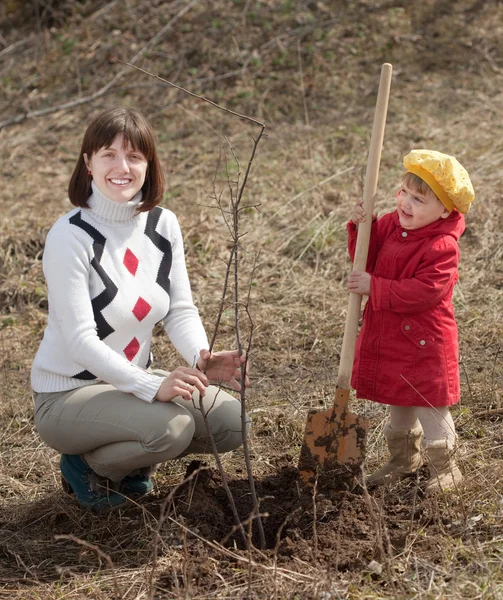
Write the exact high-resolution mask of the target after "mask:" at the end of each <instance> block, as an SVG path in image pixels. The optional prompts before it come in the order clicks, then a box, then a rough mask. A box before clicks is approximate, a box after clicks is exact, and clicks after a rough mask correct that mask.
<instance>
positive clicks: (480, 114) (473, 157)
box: [0, 0, 503, 600]
mask: <svg viewBox="0 0 503 600" xmlns="http://www.w3.org/2000/svg"><path fill="white" fill-rule="evenodd" d="M20 5H21V3H17V2H11V3H9V2H8V3H6V4H4V5H3V6H2V7H0V11H3V13H2V12H0V17H2V18H3V23H4V25H3V26H2V29H1V30H0V33H1V34H2V36H3V37H2V38H0V43H3V44H4V46H5V49H4V50H3V51H2V49H1V48H0V77H1V81H2V86H1V89H0V106H1V119H2V120H4V119H9V118H13V117H15V116H16V115H19V114H21V113H22V112H23V111H27V112H30V111H36V110H41V109H44V108H47V107H51V106H57V105H59V104H62V103H64V102H67V101H69V100H72V99H75V98H78V97H79V96H80V97H85V96H86V95H90V94H92V93H94V92H96V91H97V90H100V89H101V88H102V87H103V86H105V85H106V84H107V83H108V82H109V81H110V80H111V79H112V77H114V75H115V74H116V73H118V72H119V71H120V69H121V68H122V65H121V64H119V63H117V61H116V59H117V58H121V59H130V58H131V57H132V56H134V55H135V54H136V53H137V52H138V51H139V50H140V49H141V48H142V47H144V46H145V45H146V44H147V43H148V42H149V40H151V39H152V37H153V36H154V35H155V34H156V33H157V32H158V31H159V30H160V29H161V28H162V27H164V26H165V25H166V24H167V23H169V21H170V20H171V19H173V17H174V16H175V15H176V14H177V13H179V11H180V10H182V9H183V8H184V7H187V6H188V5H189V3H188V2H182V1H179V0H176V1H175V0H174V1H163V0H156V1H153V2H144V1H143V2H142V1H140V0H128V1H127V2H123V1H119V0H116V1H115V2H114V1H112V2H105V1H102V0H82V1H81V2H78V3H69V2H64V1H59V2H58V1H57V0H53V1H52V2H47V3H41V2H39V3H38V5H39V6H40V7H42V6H45V9H44V11H41V13H40V15H39V18H38V19H37V18H34V17H33V16H32V15H31V13H30V14H28V13H26V12H25V13H22V12H21V9H20ZM8 7H10V10H11V12H10V13H8V10H9V8H8ZM502 28H503V7H502V5H501V3H499V2H496V1H493V2H492V1H487V2H475V0H470V1H468V0H462V1H459V2H452V1H449V0H441V1H440V0H436V1H432V0H429V1H428V2H423V3H421V4H420V6H419V5H418V4H417V3H407V2H382V3H381V5H380V6H377V5H376V4H375V3H373V2H368V1H365V0H359V1H357V2H344V1H342V0H341V1H335V0H334V1H326V2H300V1H290V0H288V1H284V2H273V1H270V0H262V1H251V2H245V1H244V0H233V1H230V0H228V1H224V0H218V1H215V2H212V3H205V2H198V3H194V4H193V6H191V8H190V10H188V11H187V12H186V13H185V14H184V15H183V16H182V17H181V18H180V19H179V20H178V21H177V22H176V24H175V25H174V26H173V28H172V29H171V30H170V31H169V32H167V33H166V35H165V36H164V37H163V38H162V39H161V40H160V41H159V42H158V43H157V44H156V45H155V46H154V47H152V48H151V49H150V50H149V51H148V52H147V53H146V54H145V56H144V57H143V58H142V59H141V60H139V62H138V65H139V66H141V67H142V68H145V69H147V70H150V71H152V72H154V73H157V74H159V75H161V76H162V77H165V78H167V79H170V80H172V81H175V82H176V83H179V84H181V85H184V86H186V87H188V88H190V89H191V90H193V91H195V92H197V93H202V94H204V95H205V96H207V97H209V98H211V99H214V100H215V101H217V102H220V103H222V104H224V105H226V106H229V107H230V108H232V109H234V110H237V111H239V112H242V113H245V114H250V115H252V116H256V117H258V118H260V119H263V120H264V121H265V122H266V125H267V135H268V136H267V138H266V139H264V140H263V141H262V142H261V144H260V146H259V152H258V155H257V158H256V162H255V163H254V167H253V170H252V176H251V180H250V183H249V184H248V188H247V192H246V202H247V203H248V204H249V205H256V204H260V207H259V208H258V209H251V208H250V209H249V210H248V211H246V215H245V216H244V221H243V227H244V229H245V230H246V231H247V235H246V236H245V238H244V240H243V245H244V248H245V250H246V253H247V259H248V260H247V262H244V263H243V266H242V275H243V281H244V282H245V281H246V280H247V273H248V272H249V269H250V265H251V263H252V260H253V257H254V255H255V254H256V253H258V252H260V255H259V268H258V270H257V272H256V276H255V282H254V284H253V286H252V289H251V309H252V313H253V319H254V323H255V333H254V344H253V349H252V362H253V387H252V388H251V389H250V392H249V403H250V412H251V414H252V417H253V421H254V427H253V430H252V434H251V445H252V452H253V461H254V468H255V473H256V478H257V485H258V489H259V493H260V496H261V497H262V498H263V509H264V511H265V512H267V513H268V514H269V517H268V518H266V519H265V526H266V533H267V538H268V546H269V547H268V549H267V550H265V551H264V552H259V551H253V552H252V553H251V555H248V553H246V552H244V551H242V550H241V549H239V548H235V547H234V545H233V544H232V543H230V544H229V543H226V544H224V545H219V543H218V542H220V541H222V540H223V539H224V537H225V536H226V534H227V533H229V531H230V530H231V528H232V521H231V520H230V519H229V516H228V513H229V511H228V508H227V505H226V500H225V497H224V495H223V494H222V490H221V486H220V484H219V481H218V477H217V476H216V475H215V474H214V473H212V476H211V477H209V478H207V479H206V480H205V481H200V482H199V483H198V484H197V485H196V486H194V487H192V488H190V486H184V487H182V488H181V489H180V490H178V491H177V493H176V495H175V502H174V505H173V506H174V509H173V510H172V511H171V512H170V514H169V518H168V520H167V521H166V522H165V523H164V524H163V525H162V527H161V526H160V521H159V517H160V511H161V508H162V503H163V501H164V500H165V499H166V497H167V496H168V494H170V492H171V491H172V490H173V489H174V488H175V486H177V485H178V484H179V483H180V482H181V481H182V480H183V476H184V473H185V470H186V467H187V465H188V463H189V461H190V459H185V460H182V461H178V462H174V463H172V464H167V465H164V466H163V468H162V470H161V472H160V473H159V474H158V476H157V479H156V490H155V494H153V495H152V496H151V497H149V498H148V499H146V500H145V501H143V502H142V503H141V504H140V505H138V506H132V507H131V508H129V509H128V510H127V511H124V512H122V513H120V514H114V513H113V514H110V515H108V516H95V515H92V514H88V513H85V512H82V511H80V510H79V509H78V508H77V506H76V504H75V503H74V501H73V500H72V499H70V498H68V497H66V496H64V495H63V493H62V492H61V489H60V487H59V481H58V457H57V455H56V453H55V452H54V451H53V450H51V449H49V448H47V447H46V446H45V445H44V444H43V443H42V442H41V441H40V439H39V438H38V436H37V434H36V432H35V430H34V427H33V417H32V407H31V397H30V388H29V368H30V364H31V360H32V357H33V355H34V353H35V351H36V347H37V345H38V342H39V340H40V337H41V335H42V332H43V328H44V325H45V320H46V310H47V298H46V291H45V285H44V281H43V276H42V271H41V261H40V258H41V254H42V251H43V241H44V238H45V234H46V233H47V230H48V228H49V227H50V225H51V224H52V222H53V221H54V220H55V219H56V218H57V217H58V216H59V215H61V214H63V213H64V212H65V211H66V210H68V209H69V207H70V206H69V203H68V200H67V199H66V186H67V182H68V179H69V176H70V173H71V170H72V168H73V163H74V160H75V157H76V154H77V152H78V148H79V144H80V137H81V135H82V133H83V130H84V127H85V123H86V122H87V120H88V118H89V116H90V115H92V114H95V113H96V112H97V111H99V110H101V109H102V108H104V107H106V106H110V105H114V104H126V105H131V106H136V107H139V108H141V109H142V110H144V111H145V113H146V114H147V115H149V116H150V118H151V120H152V122H153V124H154V126H155V129H156V131H157V133H158V138H159V147H160V153H161V156H162V159H163V164H164V168H165V170H166V174H167V176H168V181H169V186H168V192H167V194H166V198H165V200H164V205H165V206H168V207H170V208H171V209H172V210H174V211H175V212H176V213H177V215H178V216H179V219H180V221H181V224H182V228H183V231H184V236H185V240H186V250H187V262H188V265H189V270H190V273H191V279H192V284H193V290H194V295H195V297H196V300H197V304H198V306H199V307H200V310H201V314H202V317H203V320H204V322H205V323H206V324H207V328H208V330H209V331H211V328H212V323H213V322H214V320H215V318H216V314H217V310H218V301H219V298H220V293H221V288H222V282H223V275H224V270H225V265H224V260H225V259H226V257H227V253H228V247H229V236H228V232H227V229H226V226H225V224H224V223H223V220H222V217H221V214H220V212H219V211H218V210H217V209H215V208H214V207H212V206H211V204H212V201H211V195H212V192H213V190H212V182H213V179H214V176H215V169H216V165H217V162H218V158H219V154H220V148H221V146H222V136H223V135H227V136H228V137H229V139H230V140H231V141H232V144H233V146H234V148H235V149H236V153H237V155H238V157H239V159H240V162H241V164H242V166H244V165H245V164H246V161H247V158H248V156H249V152H250V150H251V146H252V143H251V139H250V136H252V135H254V133H256V132H255V131H254V129H253V126H251V125H250V124H249V123H245V122H242V121H239V120H237V119H236V118H233V117H230V116H229V115H224V114H223V113H220V112H218V111H216V110H215V109H213V108H211V107H209V106H208V105H206V104H204V103H201V102H199V101H197V100H195V99H193V98H188V97H186V96H184V95H183V94H182V93H181V92H178V91H176V90H173V89H172V88H168V87H165V86H161V85H160V83H159V82H156V81H154V80H152V79H149V78H147V77H146V76H145V75H141V74H140V73H138V72H135V71H128V72H127V73H125V74H124V76H123V77H122V78H121V79H120V80H119V82H118V83H117V85H115V86H114V87H113V88H112V89H111V90H110V91H109V92H108V93H107V94H105V95H103V96H101V97H99V98H98V99H96V100H94V101H92V102H87V103H84V104H82V105H80V106H77V107H75V108H73V109H72V110H68V111H59V112H55V113H50V114H48V115H46V116H44V117H41V118H32V119H27V120H26V121H25V122H23V123H21V124H18V125H13V126H9V127H5V128H3V129H2V130H0V171H1V177H2V181H3V182H4V185H3V186H2V194H1V195H0V207H1V215H2V217H1V225H0V241H1V243H0V310H1V320H0V361H1V368H0V391H1V396H0V398H1V403H0V423H1V427H0V431H1V433H0V439H1V444H0V503H1V506H2V511H1V513H0V557H1V560H0V582H1V586H2V589H0V595H2V596H3V595H5V597H8V598H12V599H19V600H20V599H28V598H30V599H31V598H33V599H35V598H43V599H44V600H53V599H54V600H56V599H60V598H61V599H62V598H69V599H71V600H77V599H80V598H96V599H105V598H124V599H126V598H127V599H138V600H139V599H143V598H156V599H160V598H178V597H190V598H244V597H248V598H272V597H276V598H295V597H296V598H320V599H324V600H328V599H331V598H334V599H335V598H358V599H360V598H362V599H363V598H425V599H426V598H428V599H430V598H431V599H433V598H455V599H458V598H459V599H461V598H463V599H464V598H483V599H493V598H494V599H495V598H499V597H501V596H503V577H502V575H501V573H502V571H503V527H502V517H503V452H502V448H503V423H502V419H503V401H502V397H501V393H502V389H503V376H502V368H501V364H502V354H503V353H502V351H501V338H502V334H503V328H502V324H501V323H502V308H503V287H502V286H503V266H502V265H503V262H502V256H503V234H502V231H503V217H502V211H501V201H502V192H501V185H500V180H501V175H500V173H501V166H502V162H503V146H502V142H501V140H502V139H503V135H502V134H503V131H502V130H503V126H502V123H501V118H500V115H501V114H502V112H503V94H502V93H501V87H502V79H503V77H502V70H501V69H502V68H503V53H502V48H501V43H502V42H501V40H502V39H503V37H502V35H501V33H502ZM383 61H389V62H391V63H392V64H393V65H394V79H393V87H392V96H391V100H390V107H389V118H388V125H387V130H386V136H385V148H384V152H383V158H382V163H381V174H380V184H379V188H380V190H379V195H378V210H379V211H385V210H388V209H391V208H392V207H393V196H394V190H395V187H396V184H397V182H398V180H399V177H400V174H401V157H402V156H403V155H404V154H405V153H406V152H407V151H408V150H409V149H410V148H411V147H419V146H425V147H431V148H436V149H439V150H442V151H445V152H448V153H452V154H454V155H456V156H457V157H458V158H459V159H460V161H461V162H462V163H463V164H464V165H465V166H466V167H467V169H468V171H469V172H470V174H471V176H472V180H473V183H474V186H475V189H476V192H477V199H476V202H475V203H474V205H473V208H472V210H471V211H470V213H469V215H468V219H467V222H468V229H467V232H466V234H465V235H464V236H463V238H462V240H461V244H460V245H461V252H462V264H461V271H460V282H459V285H458V286H457V288H456V293H455V305H456V312H457V318H458V322H459V327H460V343H461V377H462V389H463V397H462V401H461V403H460V404H459V405H458V406H457V407H456V408H455V409H454V410H453V414H454V417H455V420H456V424H457V428H458V432H459V435H460V443H461V444H460V445H461V448H460V463H461V467H462V469H463V471H464V473H465V476H466V479H465V482H464V483H463V485H462V486H460V488H459V489H458V490H456V491H455V492H453V493H451V494H448V495H445V496H444V495H441V496H438V497H434V498H425V497H424V496H423V494H422V492H421V489H420V483H421V481H423V479H424V476H425V473H424V472H422V473H421V474H420V479H419V480H418V481H416V480H408V481H404V482H401V483H400V484H397V485H396V486H394V487H392V488H389V487H388V488H386V489H384V490H377V491H375V492H372V493H371V494H370V495H366V494H365V493H363V492H362V491H358V490H348V491H347V492H344V493H341V494H339V495H337V496H336V497H331V498H319V499H317V501H316V503H313V500H312V498H311V497H310V496H309V495H307V496H306V495H304V494H303V493H302V490H301V489H300V487H299V486H298V485H297V482H296V474H295V465H296V460H297V456H298V451H299V448H300V443H301V439H302V429H303V424H304V419H305V414H306V411H307V409H308V408H309V407H312V406H326V405H327V404H328V403H329V402H330V400H331V397H332V394H333V391H334V388H335V383H336V376H337V367H338V352H339V349H340V343H341V338H342V329H343V322H344V316H345V309H346V292H345V279H346V276H347V272H348V269H349V267H350V265H349V261H348V258H347V256H346V251H345V239H346V235H345V222H346V220H347V218H348V214H349V211H350V208H351V206H352V204H353V202H354V201H355V199H356V198H358V196H359V195H360V194H361V191H362V185H363V172H364V167H365V164H366V158H367V154H366V153H367V144H368V141H369V137H370V128H371V122H372V116H373V105H374V101H375V93H376V87H377V81H378V77H379V68H380V64H381V63H382V62H383ZM230 168H231V169H234V171H233V173H234V174H235V173H236V168H235V165H230ZM216 186H217V189H223V188H225V173H224V172H223V170H222V169H219V170H218V172H217V177H216ZM233 335H234V334H233V330H232V323H231V319H230V317H228V315H227V313H226V314H225V315H224V323H223V327H222V330H221V334H220V337H219V340H218V344H217V345H218V346H219V347H220V348H223V347H228V346H231V345H233V343H234V341H233V340H234V338H233ZM155 354H156V364H158V365H159V366H167V367H169V366H170V365H173V364H176V361H177V358H176V355H175V353H174V351H173V349H172V348H171V347H170V345H169V343H168V342H167V341H166V339H165V338H164V337H163V336H162V335H161V333H160V332H159V334H158V335H156V338H155ZM354 408H355V410H358V411H360V412H362V413H365V414H366V415H367V416H368V417H369V418H370V420H371V424H372V428H371V431H370V434H369V442H368V448H369V452H368V460H367V465H366V469H367V470H369V471H370V470H371V469H372V468H374V467H375V466H376V465H377V464H378V463H380V462H382V461H383V460H384V459H385V456H386V451H385V447H384V443H383V442H384V440H383V436H382V430H383V425H384V419H385V416H386V415H385V409H384V408H383V407H380V406H374V405H371V404H370V403H363V402H356V401H355V404H354ZM208 462H209V463H210V465H212V464H213V463H212V461H211V460H209V461H208ZM224 463H225V466H226V469H227V470H228V473H229V477H230V480H231V488H232V490H233V493H234V495H235V497H236V498H237V500H238V507H239V509H240V512H241V515H242V517H243V519H245V518H246V517H247V516H248V514H249V511H250V505H249V500H248V492H247V484H246V482H245V481H244V474H243V470H244V464H243V460H242V455H241V453H240V452H237V453H235V454H234V455H233V456H226V457H225V460H224ZM158 534H159V535H158ZM58 535H61V536H73V537H66V538H65V537H63V538H58V539H56V537H55V536H58ZM155 540H157V549H156V550H155V547H156V546H155ZM250 561H251V562H250Z"/></svg>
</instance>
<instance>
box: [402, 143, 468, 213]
mask: <svg viewBox="0 0 503 600" xmlns="http://www.w3.org/2000/svg"><path fill="white" fill-rule="evenodd" d="M403 164H404V167H405V168H406V169H407V171H410V172H411V173H414V175H417V176H418V177H420V178H421V179H422V180H423V181H424V182H425V183H427V184H428V185H429V186H430V188H431V189H432V190H433V191H434V192H435V194H436V195H437V197H438V199H439V200H440V202H442V204H443V205H444V206H445V207H446V208H447V209H448V210H453V209H454V208H456V209H457V210H459V212H460V213H463V214H466V213H467V212H468V211H469V210H470V204H471V202H473V199H474V197H475V192H474V191H473V186H472V182H471V181H470V176H469V175H468V173H467V172H466V169H465V168H464V167H463V166H462V165H461V164H460V163H459V162H458V161H457V160H456V159H455V158H454V156H449V155H448V154H442V152H437V151H436V150H411V152H409V154H407V156H406V157H405V158H404V159H403Z"/></svg>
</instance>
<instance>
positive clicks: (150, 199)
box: [68, 107, 166, 212]
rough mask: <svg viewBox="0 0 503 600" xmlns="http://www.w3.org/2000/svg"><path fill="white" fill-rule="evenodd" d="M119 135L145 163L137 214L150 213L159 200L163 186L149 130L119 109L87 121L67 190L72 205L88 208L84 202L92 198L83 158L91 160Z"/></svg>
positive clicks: (131, 111) (133, 115) (144, 122)
mask: <svg viewBox="0 0 503 600" xmlns="http://www.w3.org/2000/svg"><path fill="white" fill-rule="evenodd" d="M119 134H122V135H123V141H124V144H128V143H129V144H131V146H132V147H133V149H134V150H136V151H137V152H141V153H142V154H143V155H144V156H145V158H146V159H147V162H148V167H147V175H146V177H145V183H144V184H143V187H142V189H141V191H142V201H141V203H140V204H139V205H138V207H137V210H138V212H146V211H149V210H152V208H154V206H157V205H158V204H159V202H160V201H161V200H162V197H163V194H164V190H165V187H166V182H165V179H164V175H163V172H162V169H161V163H160V161H159V157H158V155H157V149H156V145H155V137H154V132H153V131H152V127H151V126H150V124H149V123H148V121H147V120H146V119H145V117H144V116H143V115H142V114H141V113H140V112H138V111H137V110H134V109H132V108H125V107H120V108H111V109H109V110H106V111H104V112H102V113H100V114H99V115H98V116H97V117H95V118H94V119H93V120H92V121H91V123H90V124H89V126H88V128H87V130H86V132H85V134H84V139H83V140H82V147H81V149H80V155H79V159H78V160H77V164H76V165H75V169H74V171H73V174H72V177H71V179H70V184H69V186H68V196H69V197H70V201H71V203H72V204H73V205H75V206H82V207H84V208H88V204H87V200H88V198H89V196H90V195H91V194H92V188H91V181H92V179H91V176H90V175H88V172H87V167H86V164H85V162H84V154H87V156H88V157H89V158H91V156H92V155H93V154H94V153H95V152H97V151H98V150H101V148H109V147H110V146H111V145H112V144H113V141H114V140H115V138H116V137H117V136H118V135H119Z"/></svg>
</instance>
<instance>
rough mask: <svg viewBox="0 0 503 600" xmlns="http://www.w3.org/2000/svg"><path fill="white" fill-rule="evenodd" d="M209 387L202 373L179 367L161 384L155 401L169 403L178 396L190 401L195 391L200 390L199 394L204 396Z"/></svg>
mask: <svg viewBox="0 0 503 600" xmlns="http://www.w3.org/2000/svg"><path fill="white" fill-rule="evenodd" d="M208 385H209V381H208V378H207V377H206V375H205V374H204V373H201V371H198V370H197V369H192V368H190V367H177V368H176V369H175V370H174V371H172V372H171V373H170V374H169V375H168V376H167V377H166V379H165V380H164V381H163V382H162V383H161V385H160V387H159V389H158V390H157V394H156V395H155V397H154V400H159V402H169V401H170V400H173V398H176V397H177V396H181V397H182V398H183V399H184V400H190V399H191V398H192V394H193V393H194V392H195V390H199V394H200V395H201V396H204V393H205V391H206V388H207V387H208Z"/></svg>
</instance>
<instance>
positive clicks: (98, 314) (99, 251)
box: [69, 211, 118, 379]
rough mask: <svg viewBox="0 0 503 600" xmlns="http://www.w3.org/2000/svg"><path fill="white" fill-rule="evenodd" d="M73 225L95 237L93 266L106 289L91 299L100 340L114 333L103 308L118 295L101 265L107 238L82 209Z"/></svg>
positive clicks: (86, 373)
mask: <svg viewBox="0 0 503 600" xmlns="http://www.w3.org/2000/svg"><path fill="white" fill-rule="evenodd" d="M69 221H70V223H71V224H72V225H75V226H76V227H80V228H81V229H83V230H84V231H85V232H86V233H87V234H89V235H90V236H91V237H92V239H93V252H94V257H93V258H92V260H91V266H92V267H93V268H94V270H95V271H96V273H98V276H99V277H100V279H101V281H102V282H103V285H104V286H105V289H104V290H103V291H102V292H101V294H99V295H98V296H96V298H92V299H91V305H92V307H93V314H94V321H95V323H96V330H97V333H98V337H99V338H100V340H103V339H105V338H106V337H107V336H108V335H110V334H111V333H113V332H114V331H115V329H114V328H113V327H112V326H111V325H110V324H109V323H108V321H107V320H106V319H105V317H104V316H103V314H102V311H103V309H104V308H105V307H106V306H108V305H109V304H110V303H111V302H112V301H113V299H114V298H115V296H116V295H117V291H118V289H117V286H116V285H115V283H114V282H113V281H112V280H111V279H110V277H109V276H108V275H107V273H106V271H105V269H104V268H103V267H102V266H101V264H100V262H101V257H102V256H103V250H104V249H105V243H106V238H105V236H104V235H102V234H101V233H100V232H99V231H98V230H97V229H96V228H95V227H93V226H92V225H90V224H89V223H87V221H84V219H82V211H79V212H78V213H76V214H75V215H73V217H71V218H70V219H69ZM73 377H75V378H77V379H96V377H95V376H94V375H93V374H92V373H89V371H82V372H81V373H78V374H77V375H74V376H73Z"/></svg>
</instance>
